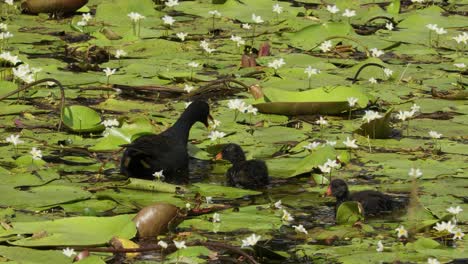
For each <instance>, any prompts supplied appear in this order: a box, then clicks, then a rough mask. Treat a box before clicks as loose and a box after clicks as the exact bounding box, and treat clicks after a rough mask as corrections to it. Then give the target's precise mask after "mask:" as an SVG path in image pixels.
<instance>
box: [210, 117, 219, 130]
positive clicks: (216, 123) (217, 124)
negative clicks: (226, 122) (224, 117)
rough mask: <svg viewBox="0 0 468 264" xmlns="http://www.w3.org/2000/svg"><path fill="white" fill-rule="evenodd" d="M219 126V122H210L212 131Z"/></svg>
mask: <svg viewBox="0 0 468 264" xmlns="http://www.w3.org/2000/svg"><path fill="white" fill-rule="evenodd" d="M220 125H221V121H219V120H216V119H213V120H212V121H211V127H212V128H213V129H215V128H217V127H219V126H220Z"/></svg>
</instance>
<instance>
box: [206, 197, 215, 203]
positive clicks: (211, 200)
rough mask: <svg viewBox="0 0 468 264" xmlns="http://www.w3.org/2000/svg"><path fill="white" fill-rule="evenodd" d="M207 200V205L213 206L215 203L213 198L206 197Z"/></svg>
mask: <svg viewBox="0 0 468 264" xmlns="http://www.w3.org/2000/svg"><path fill="white" fill-rule="evenodd" d="M205 200H206V203H207V204H212V203H213V197H211V196H206V197H205Z"/></svg>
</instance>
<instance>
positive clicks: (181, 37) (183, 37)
mask: <svg viewBox="0 0 468 264" xmlns="http://www.w3.org/2000/svg"><path fill="white" fill-rule="evenodd" d="M176 36H177V37H178V38H179V39H180V40H181V41H185V37H187V36H188V33H185V32H178V33H176Z"/></svg>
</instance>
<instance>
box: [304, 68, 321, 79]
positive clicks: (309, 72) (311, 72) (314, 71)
mask: <svg viewBox="0 0 468 264" xmlns="http://www.w3.org/2000/svg"><path fill="white" fill-rule="evenodd" d="M304 73H306V74H307V78H309V79H310V78H311V77H312V75H314V74H319V73H320V70H318V69H314V68H312V66H310V65H309V66H307V68H305V70H304Z"/></svg>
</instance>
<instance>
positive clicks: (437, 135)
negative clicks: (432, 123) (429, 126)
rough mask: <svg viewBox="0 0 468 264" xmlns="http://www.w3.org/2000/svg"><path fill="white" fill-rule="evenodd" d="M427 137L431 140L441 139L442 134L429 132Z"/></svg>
mask: <svg viewBox="0 0 468 264" xmlns="http://www.w3.org/2000/svg"><path fill="white" fill-rule="evenodd" d="M429 136H430V137H431V138H433V139H439V138H441V137H442V134H440V133H437V132H436V131H432V130H431V131H429Z"/></svg>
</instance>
